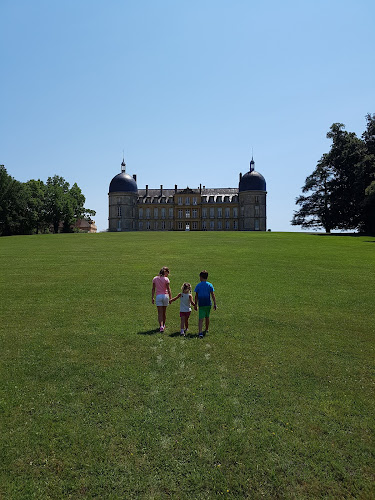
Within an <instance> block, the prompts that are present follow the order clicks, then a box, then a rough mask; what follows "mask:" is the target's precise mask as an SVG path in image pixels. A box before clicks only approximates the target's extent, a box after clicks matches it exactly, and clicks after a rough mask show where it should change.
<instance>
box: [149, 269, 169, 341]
mask: <svg viewBox="0 0 375 500" xmlns="http://www.w3.org/2000/svg"><path fill="white" fill-rule="evenodd" d="M168 275H169V269H168V267H165V266H164V267H162V268H161V269H160V271H159V276H155V278H154V279H153V280H152V292H151V301H152V303H153V304H154V303H155V301H154V295H155V290H156V306H157V308H158V320H159V325H160V331H161V332H164V330H165V320H166V313H167V305H168V303H169V299H171V298H172V293H171V287H170V285H169V278H168ZM168 297H169V299H168Z"/></svg>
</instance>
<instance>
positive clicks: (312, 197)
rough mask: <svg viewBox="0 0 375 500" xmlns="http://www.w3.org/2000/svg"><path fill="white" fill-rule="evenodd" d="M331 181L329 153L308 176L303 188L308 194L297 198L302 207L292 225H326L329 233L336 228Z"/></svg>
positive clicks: (305, 226)
mask: <svg viewBox="0 0 375 500" xmlns="http://www.w3.org/2000/svg"><path fill="white" fill-rule="evenodd" d="M331 182H332V172H331V170H330V167H329V163H328V162H327V155H323V156H322V158H321V159H320V161H319V162H318V164H317V166H316V168H315V170H314V172H313V173H312V174H311V175H309V176H308V177H307V178H306V181H305V185H304V186H303V188H302V192H303V193H309V192H310V193H311V194H309V195H308V196H303V195H302V196H300V197H298V198H297V200H296V204H297V205H301V208H300V209H299V210H298V211H296V212H294V215H293V219H292V225H294V226H302V227H304V228H310V227H313V228H314V227H324V229H325V230H326V232H327V233H329V232H330V231H331V229H333V228H334V223H333V220H332V213H331Z"/></svg>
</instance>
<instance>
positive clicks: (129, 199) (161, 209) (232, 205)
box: [109, 189, 266, 231]
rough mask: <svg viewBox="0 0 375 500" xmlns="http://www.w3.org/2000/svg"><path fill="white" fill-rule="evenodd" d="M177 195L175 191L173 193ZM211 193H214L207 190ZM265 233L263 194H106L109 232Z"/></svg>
mask: <svg viewBox="0 0 375 500" xmlns="http://www.w3.org/2000/svg"><path fill="white" fill-rule="evenodd" d="M176 191H177V190H176ZM211 191H214V190H211ZM171 230H173V231H186V230H190V231H238V230H242V231H266V193H265V192H264V191H246V192H241V193H239V195H235V196H233V195H230V196H227V195H225V194H222V195H212V194H211V195H202V194H201V192H200V191H199V190H197V191H193V190H189V189H187V190H182V191H180V192H178V191H177V192H174V194H173V195H170V196H162V191H161V193H160V196H159V195H158V196H147V191H146V196H144V197H139V198H138V197H137V195H136V194H135V193H110V194H109V231H171Z"/></svg>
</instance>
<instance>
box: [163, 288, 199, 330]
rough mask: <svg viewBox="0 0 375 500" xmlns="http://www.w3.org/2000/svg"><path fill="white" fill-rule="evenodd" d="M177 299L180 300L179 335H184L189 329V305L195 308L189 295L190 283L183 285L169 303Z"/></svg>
mask: <svg viewBox="0 0 375 500" xmlns="http://www.w3.org/2000/svg"><path fill="white" fill-rule="evenodd" d="M177 299H180V318H181V335H185V333H186V332H187V331H188V329H189V316H190V312H191V307H190V304H191V305H192V306H193V307H195V302H194V300H193V296H192V294H191V285H190V283H184V284H183V285H182V287H181V293H179V294H178V295H176V297H173V299H171V300H170V301H169V303H171V302H174V301H175V300H177ZM184 328H185V330H184Z"/></svg>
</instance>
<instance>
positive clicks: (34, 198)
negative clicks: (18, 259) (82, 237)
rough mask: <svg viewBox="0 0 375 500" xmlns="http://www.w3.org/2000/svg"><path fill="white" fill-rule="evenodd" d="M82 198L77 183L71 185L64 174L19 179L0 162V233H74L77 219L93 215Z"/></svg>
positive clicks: (89, 218)
mask: <svg viewBox="0 0 375 500" xmlns="http://www.w3.org/2000/svg"><path fill="white" fill-rule="evenodd" d="M85 201H86V199H85V196H84V195H83V193H82V191H81V189H80V188H79V187H78V185H77V183H74V184H73V186H72V187H70V185H69V183H68V182H67V181H66V180H65V179H64V178H63V177H59V176H58V175H54V176H53V177H48V179H47V182H46V183H44V182H43V181H41V180H40V179H38V180H34V179H31V180H29V181H27V182H20V181H17V180H16V179H14V178H13V177H12V176H10V175H9V174H8V172H7V170H6V168H5V167H4V165H0V236H11V235H16V234H37V233H46V232H54V233H58V232H59V231H62V232H65V233H69V232H73V225H74V223H75V222H76V221H77V220H78V219H86V220H88V221H90V222H91V216H94V215H95V211H94V210H90V209H87V208H85V207H84V204H85Z"/></svg>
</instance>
